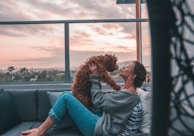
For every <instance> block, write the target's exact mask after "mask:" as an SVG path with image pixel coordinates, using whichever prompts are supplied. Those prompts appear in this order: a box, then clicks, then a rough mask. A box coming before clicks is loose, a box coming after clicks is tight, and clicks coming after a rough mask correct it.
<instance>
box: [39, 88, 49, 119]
mask: <svg viewBox="0 0 194 136" xmlns="http://www.w3.org/2000/svg"><path fill="white" fill-rule="evenodd" d="M46 92H47V90H38V92H37V98H38V99H37V105H38V111H37V112H38V121H44V120H45V119H46V117H47V116H48V112H49V110H50V108H51V105H50V102H49V98H48V96H47V93H46Z"/></svg>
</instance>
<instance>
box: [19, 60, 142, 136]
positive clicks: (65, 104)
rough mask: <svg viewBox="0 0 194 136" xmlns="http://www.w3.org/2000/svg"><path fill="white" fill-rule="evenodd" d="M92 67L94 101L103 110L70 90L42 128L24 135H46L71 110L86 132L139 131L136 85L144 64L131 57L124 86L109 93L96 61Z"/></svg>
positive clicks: (88, 135) (120, 135) (102, 135)
mask: <svg viewBox="0 0 194 136" xmlns="http://www.w3.org/2000/svg"><path fill="white" fill-rule="evenodd" d="M90 70H91V72H92V74H91V75H90V80H91V83H92V87H91V96H92V102H93V104H94V109H97V111H99V112H94V113H92V112H91V111H90V110H88V109H87V108H86V107H84V106H83V105H82V104H81V103H80V102H79V101H78V100H77V99H76V98H75V97H74V96H72V95H71V94H70V93H63V94H62V95H61V96H60V97H59V98H58V100H57V101H56V103H55V105H54V106H53V107H52V108H51V110H50V112H49V115H48V117H47V119H46V120H45V121H44V122H43V123H42V124H41V125H40V126H39V127H38V128H35V129H31V130H27V131H23V132H22V133H21V136H26V135H28V136H44V135H45V134H46V131H47V130H48V129H49V128H50V127H51V126H52V125H53V124H55V123H56V124H57V123H59V122H60V120H61V119H62V117H63V116H64V114H65V113H66V112H67V111H68V113H69V114H70V116H71V117H72V119H73V121H74V122H75V124H76V126H77V127H78V128H79V130H80V131H81V132H82V134H83V135H85V136H92V135H95V136H113V135H117V136H125V135H131V134H134V133H137V132H138V130H139V128H140V126H141V120H142V112H143V111H142V107H141V104H140V102H139V97H138V95H137V92H136V88H138V87H141V85H142V83H143V82H144V80H145V78H146V70H145V68H144V66H143V65H142V64H141V63H139V62H137V61H131V62H130V63H129V64H128V66H126V67H123V69H122V70H121V72H120V76H121V77H122V78H123V79H124V83H125V84H124V87H123V89H121V90H120V91H111V92H109V93H103V92H102V90H101V84H100V79H99V78H98V75H97V70H98V69H97V67H96V66H95V65H94V64H92V65H91V66H90ZM134 119H135V120H134ZM83 122H84V123H83Z"/></svg>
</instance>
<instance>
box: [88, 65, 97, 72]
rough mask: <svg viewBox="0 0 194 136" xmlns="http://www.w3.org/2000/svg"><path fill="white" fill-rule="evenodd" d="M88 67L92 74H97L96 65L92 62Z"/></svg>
mask: <svg viewBox="0 0 194 136" xmlns="http://www.w3.org/2000/svg"><path fill="white" fill-rule="evenodd" d="M89 69H90V71H91V72H92V74H97V73H98V72H97V66H96V65H95V64H93V63H92V64H91V65H89Z"/></svg>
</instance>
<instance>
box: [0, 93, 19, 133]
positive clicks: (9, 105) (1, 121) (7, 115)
mask: <svg viewBox="0 0 194 136" xmlns="http://www.w3.org/2000/svg"><path fill="white" fill-rule="evenodd" d="M19 122H20V119H19V116H18V114H17V111H16V110H15V107H14V104H13V101H12V99H11V97H10V95H9V93H8V92H6V91H4V90H0V134H1V133H3V132H5V131H7V130H8V129H10V128H11V127H13V126H14V125H16V124H18V123H19Z"/></svg>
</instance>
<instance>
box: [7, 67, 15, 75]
mask: <svg viewBox="0 0 194 136" xmlns="http://www.w3.org/2000/svg"><path fill="white" fill-rule="evenodd" d="M14 70H15V68H14V66H9V67H8V68H7V71H8V72H9V73H10V74H11V75H12V74H13V71H14Z"/></svg>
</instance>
